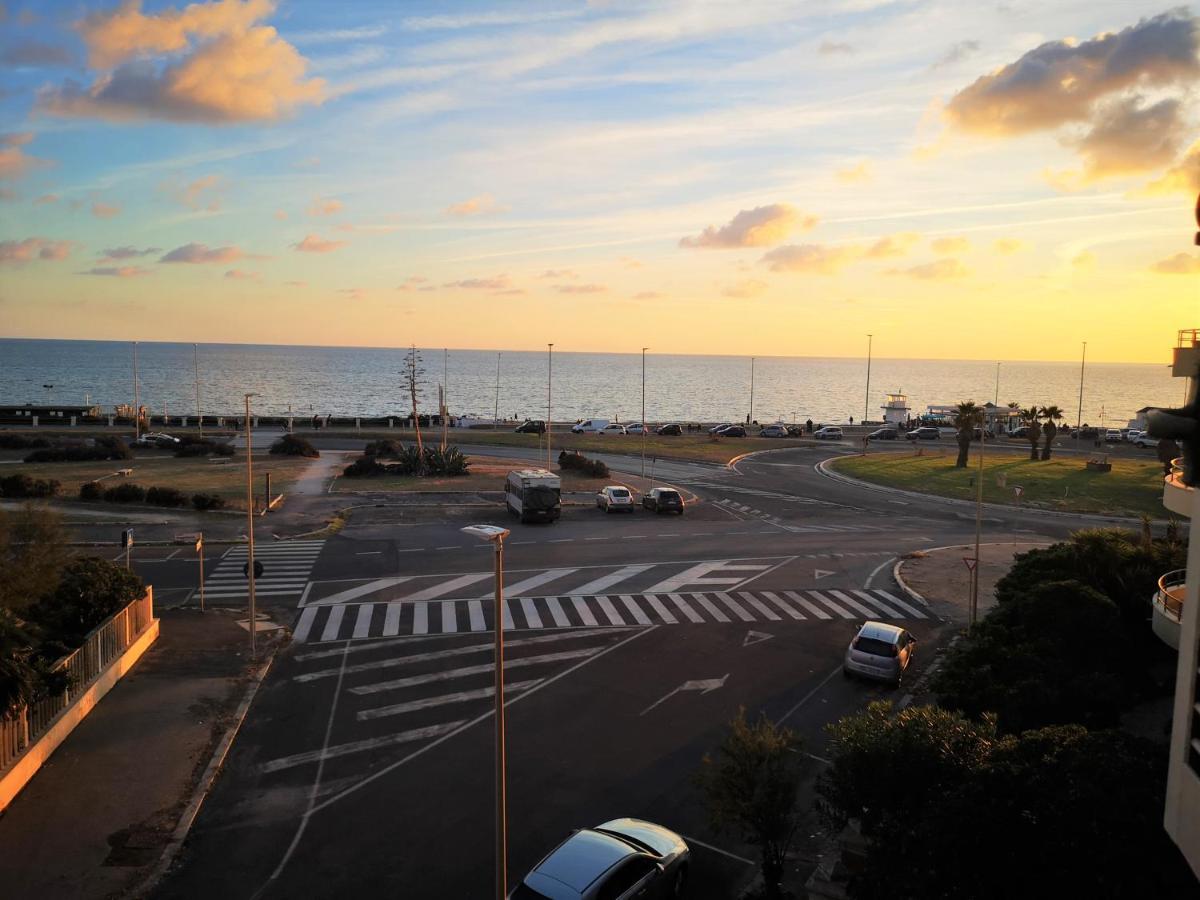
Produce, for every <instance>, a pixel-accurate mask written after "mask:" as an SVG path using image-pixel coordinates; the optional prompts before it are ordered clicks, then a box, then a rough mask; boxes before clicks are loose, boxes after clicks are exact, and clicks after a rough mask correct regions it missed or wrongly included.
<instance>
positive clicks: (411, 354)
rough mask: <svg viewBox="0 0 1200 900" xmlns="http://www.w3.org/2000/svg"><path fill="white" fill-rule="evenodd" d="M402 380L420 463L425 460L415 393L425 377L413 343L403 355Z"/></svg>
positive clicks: (418, 354)
mask: <svg viewBox="0 0 1200 900" xmlns="http://www.w3.org/2000/svg"><path fill="white" fill-rule="evenodd" d="M403 374H404V382H405V385H406V386H407V387H408V396H409V398H410V399H411V400H412V419H413V431H414V432H415V434H416V438H417V453H418V455H419V456H420V459H421V462H422V465H424V460H425V444H424V443H423V442H422V440H421V416H420V414H419V413H418V412H417V395H418V394H420V392H421V379H422V378H424V377H425V369H424V368H422V366H421V354H420V353H418V352H417V348H416V345H415V344H414V345H413V346H412V347H410V348H409V350H408V353H406V354H405V355H404V373H403Z"/></svg>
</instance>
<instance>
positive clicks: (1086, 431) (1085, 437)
mask: <svg viewBox="0 0 1200 900" xmlns="http://www.w3.org/2000/svg"><path fill="white" fill-rule="evenodd" d="M1071 437H1072V438H1073V439H1076V438H1077V439H1079V440H1082V441H1094V440H1096V438H1098V437H1100V429H1099V428H1090V427H1084V428H1078V429H1074V430H1072V431H1071Z"/></svg>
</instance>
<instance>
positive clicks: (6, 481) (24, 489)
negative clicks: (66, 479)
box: [0, 475, 62, 497]
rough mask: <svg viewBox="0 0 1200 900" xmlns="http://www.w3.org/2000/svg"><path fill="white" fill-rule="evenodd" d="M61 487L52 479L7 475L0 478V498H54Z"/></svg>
mask: <svg viewBox="0 0 1200 900" xmlns="http://www.w3.org/2000/svg"><path fill="white" fill-rule="evenodd" d="M61 489H62V485H61V484H60V483H59V482H57V481H55V480H54V479H52V478H30V477H29V476H28V475H8V476H5V477H4V478H0V497H55V496H57V495H58V492H59V491H60V490H61Z"/></svg>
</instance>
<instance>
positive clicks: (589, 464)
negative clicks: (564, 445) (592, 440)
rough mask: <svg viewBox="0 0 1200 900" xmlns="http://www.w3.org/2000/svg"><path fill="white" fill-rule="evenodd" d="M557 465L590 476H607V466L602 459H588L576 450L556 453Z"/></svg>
mask: <svg viewBox="0 0 1200 900" xmlns="http://www.w3.org/2000/svg"><path fill="white" fill-rule="evenodd" d="M558 467H559V468H560V469H571V470H573V471H576V472H579V473H581V474H583V475H590V476H591V477H592V478H607V477H608V466H607V465H606V464H605V462H604V460H602V459H588V458H587V457H586V456H584V455H583V454H582V453H580V452H579V451H578V450H563V451H562V452H561V453H559V454H558Z"/></svg>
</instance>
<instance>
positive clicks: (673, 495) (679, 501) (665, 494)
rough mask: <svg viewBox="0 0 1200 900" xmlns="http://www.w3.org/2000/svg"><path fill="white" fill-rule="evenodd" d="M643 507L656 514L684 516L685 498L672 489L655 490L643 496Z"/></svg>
mask: <svg viewBox="0 0 1200 900" xmlns="http://www.w3.org/2000/svg"><path fill="white" fill-rule="evenodd" d="M642 506H643V507H645V508H646V509H648V510H650V511H651V512H654V513H665V512H673V513H678V514H679V515H681V516H682V515H683V498H682V497H680V496H679V491H677V490H674V489H672V488H654V489H652V490H651V491H650V492H649V493H648V494H643V495H642Z"/></svg>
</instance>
